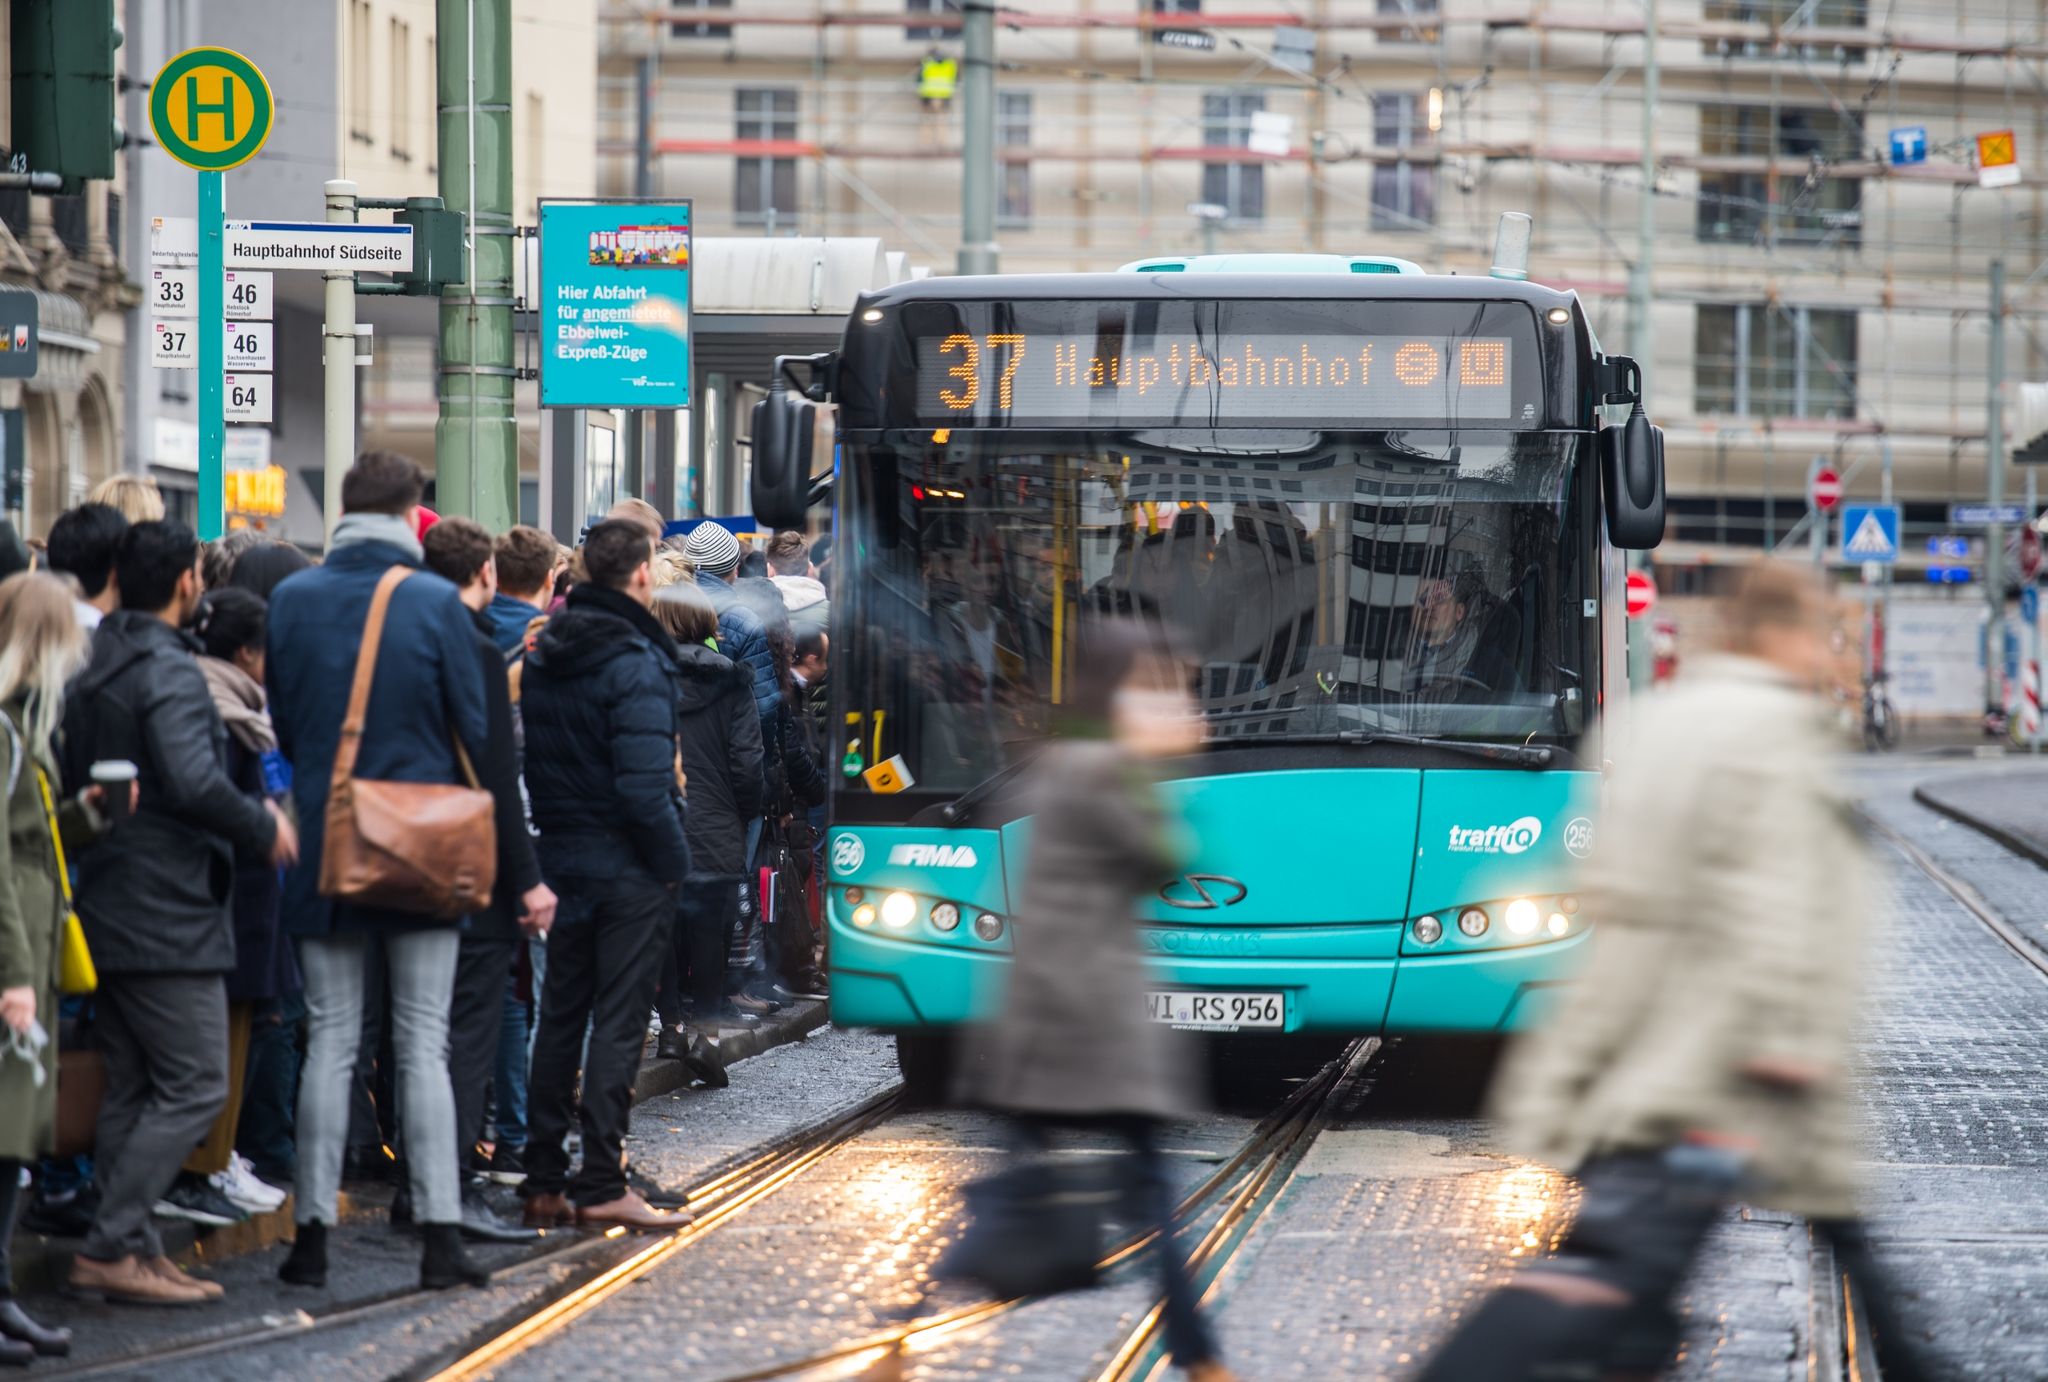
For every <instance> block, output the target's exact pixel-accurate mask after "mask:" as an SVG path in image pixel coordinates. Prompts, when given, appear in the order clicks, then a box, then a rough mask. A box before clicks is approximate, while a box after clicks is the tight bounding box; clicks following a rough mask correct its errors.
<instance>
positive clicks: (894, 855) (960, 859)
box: [889, 845, 981, 869]
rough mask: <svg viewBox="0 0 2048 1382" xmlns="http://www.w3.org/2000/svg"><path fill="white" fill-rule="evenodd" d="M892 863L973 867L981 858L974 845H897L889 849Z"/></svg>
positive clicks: (947, 867)
mask: <svg viewBox="0 0 2048 1382" xmlns="http://www.w3.org/2000/svg"><path fill="white" fill-rule="evenodd" d="M889 862H890V863H892V864H915V865H917V866H919V867H921V868H930V869H971V868H973V867H974V866H975V865H976V864H978V863H980V862H981V860H979V859H977V858H976V857H975V854H974V846H973V845H897V846H896V847H895V848H894V849H892V850H890V851H889Z"/></svg>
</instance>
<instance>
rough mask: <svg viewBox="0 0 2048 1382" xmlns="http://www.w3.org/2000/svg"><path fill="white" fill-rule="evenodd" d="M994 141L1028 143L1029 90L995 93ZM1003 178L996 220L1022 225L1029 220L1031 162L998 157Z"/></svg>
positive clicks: (1009, 145) (1015, 144) (1018, 146)
mask: <svg viewBox="0 0 2048 1382" xmlns="http://www.w3.org/2000/svg"><path fill="white" fill-rule="evenodd" d="M996 145H997V147H998V148H1004V149H1024V148H1029V147H1030V145H1031V93H1030V92H1028V91H998V92H997V93H996ZM998 159H999V161H998V163H997V167H999V168H1000V169H1001V170H1002V181H1001V182H1000V183H999V184H998V185H997V188H996V222H997V224H999V225H1005V226H1011V227H1021V226H1028V225H1030V224H1031V164H1030V163H1029V162H1027V161H1024V160H1021V159H1001V158H1000V155H999V156H998Z"/></svg>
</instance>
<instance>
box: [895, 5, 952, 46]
mask: <svg viewBox="0 0 2048 1382" xmlns="http://www.w3.org/2000/svg"><path fill="white" fill-rule="evenodd" d="M951 8H952V5H951V4H950V3H949V0H904V5H903V9H904V12H905V13H906V14H945V13H946V12H947V11H948V10H950V9H951ZM903 36H904V37H905V38H908V39H915V40H916V41H918V42H919V43H925V42H929V41H930V40H933V39H940V38H951V37H952V36H953V30H951V29H948V28H947V27H946V26H945V25H943V24H906V25H904V27H903Z"/></svg>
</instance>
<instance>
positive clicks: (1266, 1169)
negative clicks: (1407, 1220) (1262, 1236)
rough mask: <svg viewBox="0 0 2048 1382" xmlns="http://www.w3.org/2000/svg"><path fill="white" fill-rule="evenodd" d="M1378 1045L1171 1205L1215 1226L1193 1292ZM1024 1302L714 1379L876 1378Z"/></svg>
mask: <svg viewBox="0 0 2048 1382" xmlns="http://www.w3.org/2000/svg"><path fill="white" fill-rule="evenodd" d="M1381 1049H1382V1043H1381V1042H1380V1040H1379V1039H1378V1038H1376V1037H1368V1038H1362V1039H1360V1040H1358V1041H1355V1042H1352V1043H1351V1044H1350V1045H1349V1046H1347V1047H1346V1048H1345V1050H1344V1052H1343V1053H1342V1054H1341V1055H1339V1056H1337V1057H1336V1058H1335V1059H1333V1060H1331V1061H1330V1062H1329V1063H1328V1064H1326V1065H1325V1066H1324V1067H1323V1068H1322V1069H1321V1070H1319V1071H1318V1072H1317V1073H1316V1074H1315V1075H1314V1076H1311V1077H1310V1078H1309V1079H1308V1080H1306V1081H1305V1082H1303V1084H1302V1085H1301V1086H1300V1087H1299V1088H1297V1089H1296V1090H1294V1091H1293V1092H1292V1093H1291V1094H1289V1095H1288V1097H1287V1098H1286V1099H1285V1100H1284V1101H1283V1102H1282V1103H1281V1104H1280V1106H1279V1107H1278V1108H1276V1109H1274V1110H1273V1111H1272V1112H1271V1113H1269V1114H1268V1115H1266V1117H1265V1118H1264V1119H1262V1120H1261V1121H1260V1123H1259V1125H1258V1126H1257V1127H1256V1128H1254V1129H1253V1130H1252V1133H1251V1135H1250V1136H1249V1137H1247V1138H1246V1139H1245V1141H1244V1142H1243V1143H1242V1144H1241V1145H1240V1146H1239V1147H1238V1148H1237V1150H1236V1151H1235V1152H1234V1153H1232V1155H1231V1156H1230V1157H1229V1158H1228V1159H1227V1160H1226V1161H1225V1162H1224V1163H1223V1164H1222V1165H1221V1166H1219V1167H1218V1168H1217V1169H1216V1170H1215V1171H1214V1172H1212V1173H1211V1174H1210V1175H1209V1176H1207V1177H1205V1178H1204V1179H1203V1181H1202V1182H1201V1183H1200V1184H1199V1185H1197V1186H1196V1187H1195V1188H1194V1189H1193V1190H1192V1191H1190V1192H1189V1193H1188V1194H1187V1195H1186V1196H1185V1197H1184V1198H1183V1199H1182V1200H1181V1202H1180V1204H1179V1205H1178V1207H1177V1209H1176V1214H1175V1217H1176V1219H1177V1220H1178V1221H1180V1222H1182V1223H1184V1224H1186V1223H1190V1222H1197V1221H1199V1220H1201V1219H1204V1218H1206V1217H1207V1216H1208V1215H1209V1213H1210V1212H1211V1211H1212V1209H1213V1210H1215V1211H1216V1219H1215V1222H1214V1223H1211V1224H1210V1225H1209V1226H1208V1227H1207V1228H1206V1229H1205V1230H1204V1231H1203V1234H1202V1237H1201V1240H1200V1241H1199V1243H1198V1244H1197V1246H1196V1248H1195V1249H1194V1252H1193V1253H1192V1254H1191V1256H1190V1264H1189V1265H1190V1269H1191V1270H1193V1271H1195V1272H1196V1273H1197V1279H1196V1284H1197V1286H1198V1288H1202V1289H1204V1290H1209V1289H1212V1288H1213V1285H1214V1282H1215V1280H1216V1279H1217V1277H1218V1276H1220V1274H1221V1272H1222V1270H1223V1269H1224V1268H1225V1267H1226V1266H1227V1265H1228V1262H1229V1259H1230V1257H1231V1256H1232V1255H1233V1254H1234V1253H1235V1252H1236V1250H1237V1249H1238V1248H1239V1247H1240V1246H1242V1244H1243V1243H1244V1241H1245V1240H1246V1238H1247V1237H1248V1236H1249V1234H1250V1232H1251V1230H1252V1229H1253V1228H1254V1227H1255V1226H1256V1224H1257V1223H1258V1221H1259V1220H1260V1219H1261V1218H1262V1217H1263V1216H1264V1212H1265V1210H1266V1208H1267V1207H1268V1206H1270V1205H1271V1204H1272V1202H1273V1201H1274V1199H1275V1198H1277V1196H1278V1194H1279V1192H1280V1190H1281V1189H1282V1188H1283V1187H1284V1186H1285V1185H1286V1183H1287V1180H1288V1177H1289V1176H1290V1175H1291V1174H1292V1172H1293V1170H1294V1167H1295V1166H1297V1165H1298V1164H1299V1163H1300V1160H1301V1158H1302V1156H1304V1155H1305V1154H1306V1153H1307V1150H1308V1148H1309V1146H1310V1145H1311V1144H1313V1142H1314V1141H1315V1138H1316V1135H1317V1134H1318V1133H1320V1132H1321V1131H1322V1129H1323V1128H1324V1127H1325V1126H1326V1125H1327V1123H1328V1119H1329V1116H1330V1110H1331V1107H1332V1105H1333V1103H1334V1100H1335V1096H1336V1094H1337V1092H1338V1091H1339V1090H1340V1089H1342V1088H1345V1087H1346V1086H1347V1084H1348V1082H1349V1081H1350V1080H1351V1079H1353V1078H1355V1077H1356V1076H1357V1075H1359V1074H1360V1073H1361V1072H1363V1071H1364V1070H1365V1069H1367V1068H1368V1067H1369V1066H1370V1065H1371V1064H1372V1062H1373V1060H1374V1058H1375V1057H1376V1056H1377V1055H1378V1053H1379V1052H1380V1050H1381ZM1156 1237H1157V1235H1156V1234H1154V1233H1144V1234H1139V1235H1137V1236H1134V1237H1132V1238H1130V1239H1128V1240H1127V1241H1125V1242H1123V1243H1121V1244H1119V1245H1118V1246H1117V1247H1115V1248H1114V1249H1112V1250H1111V1251H1110V1252H1109V1253H1108V1254H1106V1255H1105V1256H1104V1257H1103V1258H1102V1260H1101V1261H1100V1262H1099V1263H1097V1268H1098V1270H1099V1271H1100V1272H1103V1273H1108V1272H1110V1271H1113V1270H1115V1269H1116V1268H1118V1267H1121V1266H1123V1265H1124V1264H1126V1263H1128V1262H1130V1261H1132V1260H1133V1259H1135V1258H1136V1257H1137V1256H1138V1255H1139V1254H1141V1253H1143V1252H1144V1251H1145V1249H1146V1248H1148V1247H1150V1246H1151V1245H1152V1243H1153V1241H1154V1239H1155V1238H1156ZM1034 1299H1037V1297H1028V1296H1027V1297H1020V1298H1016V1299H1011V1300H981V1301H976V1302H973V1303H970V1304H967V1305H962V1306H958V1307H955V1308H952V1309H948V1310H945V1311H943V1312H940V1313H938V1314H934V1315H929V1316H924V1317H921V1318H918V1319H914V1320H910V1321H908V1322H906V1323H904V1324H902V1325H898V1326H895V1327H892V1328H889V1329H884V1330H879V1331H875V1332H872V1333H869V1334H866V1335H863V1336H861V1337H859V1338H856V1339H851V1340H848V1341H846V1342H844V1343H840V1344H837V1345H834V1346H832V1347H830V1348H827V1349H824V1350H822V1351H820V1352H817V1353H812V1354H806V1355H804V1356H801V1357H797V1358H790V1359H784V1360H782V1361H779V1362H775V1363H770V1364H767V1365H765V1366H762V1367H759V1368H754V1369H750V1370H748V1371H746V1372H741V1373H732V1374H728V1375H726V1376H725V1377H723V1378H722V1379H721V1382H775V1380H776V1379H786V1378H803V1377H805V1376H807V1375H809V1374H813V1373H820V1372H823V1371H824V1370H826V1369H832V1370H833V1375H835V1376H842V1377H843V1376H846V1375H848V1374H849V1373H850V1372H851V1371H852V1370H853V1369H856V1368H860V1369H868V1368H872V1367H875V1365H878V1364H881V1365H884V1367H883V1369H882V1371H881V1372H879V1373H877V1374H876V1375H886V1360H888V1359H890V1358H891V1357H892V1356H894V1357H896V1358H899V1359H900V1358H901V1357H903V1356H905V1355H908V1354H912V1353H918V1352H922V1351H925V1350H926V1349H929V1348H931V1347H933V1346H934V1345H936V1344H938V1343H939V1342H940V1341H941V1340H943V1339H945V1338H947V1337H949V1336H951V1335H955V1334H958V1333H959V1332H961V1331H963V1330H966V1329H969V1328H972V1327H974V1326H976V1325H980V1324H985V1323H988V1322H990V1321H992V1320H995V1319H997V1318H999V1317H1001V1316H1003V1315H1006V1314H1009V1313H1011V1312H1012V1311H1015V1310H1017V1309H1018V1308H1020V1307H1022V1306H1024V1305H1028V1304H1030V1303H1031V1301H1032V1300H1034ZM1161 1305H1162V1303H1161V1302H1160V1301H1158V1300H1154V1301H1153V1302H1152V1304H1151V1305H1150V1307H1149V1308H1148V1310H1147V1313H1146V1314H1145V1315H1144V1316H1143V1317H1142V1318H1141V1319H1140V1321H1139V1323H1138V1325H1137V1326H1136V1327H1135V1328H1134V1329H1133V1330H1132V1331H1131V1332H1130V1333H1129V1335H1127V1336H1126V1338H1125V1339H1123V1340H1122V1341H1121V1342H1120V1343H1119V1345H1118V1348H1117V1350H1116V1354H1115V1359H1114V1360H1113V1364H1112V1366H1113V1367H1114V1366H1115V1365H1116V1363H1117V1361H1120V1360H1123V1359H1124V1358H1125V1357H1126V1355H1129V1357H1131V1358H1133V1359H1135V1358H1138V1357H1141V1356H1143V1354H1144V1350H1145V1348H1146V1346H1147V1345H1149V1344H1150V1343H1151V1342H1153V1341H1154V1340H1155V1339H1156V1338H1157V1335H1158V1330H1159V1329H1160V1327H1161V1321H1162V1319H1163V1311H1162V1308H1161ZM1140 1375H1142V1374H1141V1373H1131V1372H1122V1371H1110V1372H1105V1373H1104V1374H1102V1377H1103V1379H1104V1382H1109V1379H1121V1378H1124V1377H1134V1376H1140Z"/></svg>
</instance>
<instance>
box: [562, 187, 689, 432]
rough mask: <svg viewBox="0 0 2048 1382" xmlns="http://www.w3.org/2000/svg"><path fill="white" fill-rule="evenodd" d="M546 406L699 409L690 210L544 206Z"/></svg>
mask: <svg viewBox="0 0 2048 1382" xmlns="http://www.w3.org/2000/svg"><path fill="white" fill-rule="evenodd" d="M539 316H540V323H539V324H540V339H541V363H540V401H541V406H542V407H544V408H687V407H689V406H690V204H689V203H688V202H686V201H685V202H604V201H543V202H542V203H541V204H540V313H539Z"/></svg>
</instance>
